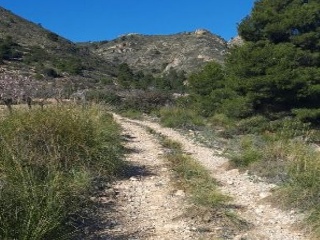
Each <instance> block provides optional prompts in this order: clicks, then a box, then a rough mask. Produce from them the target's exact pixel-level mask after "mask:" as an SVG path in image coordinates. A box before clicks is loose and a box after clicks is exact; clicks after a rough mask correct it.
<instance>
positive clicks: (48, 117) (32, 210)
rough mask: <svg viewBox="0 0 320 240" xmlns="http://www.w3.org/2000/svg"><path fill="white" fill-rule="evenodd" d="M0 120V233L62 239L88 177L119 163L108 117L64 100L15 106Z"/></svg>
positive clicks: (115, 135) (81, 200) (99, 175)
mask: <svg viewBox="0 0 320 240" xmlns="http://www.w3.org/2000/svg"><path fill="white" fill-rule="evenodd" d="M0 125H1V128H0V136H1V138H0V238H1V239H35V240H36V239H57V238H59V239H65V238H68V237H69V236H70V233H71V232H74V231H76V229H75V228H74V227H73V224H72V223H73V221H72V220H71V219H73V220H74V219H76V218H77V216H78V215H77V214H78V213H79V212H81V207H82V206H85V204H86V199H87V198H86V196H87V193H88V192H89V191H90V189H91V187H92V184H93V181H94V180H95V179H97V178H109V177H112V176H113V174H115V173H116V172H117V170H119V168H121V166H122V165H123V162H122V160H121V149H122V148H121V143H120V140H119V139H120V137H119V128H118V126H117V125H116V124H115V123H114V122H113V119H112V116H110V115H108V114H106V113H104V111H103V110H102V109H101V108H99V107H98V106H91V107H87V108H84V107H80V106H72V105H68V106H60V107H50V108H46V109H43V110H41V109H34V110H32V111H24V110H20V111H18V110H17V111H14V112H13V113H12V114H9V115H7V116H5V117H3V118H1V119H0Z"/></svg>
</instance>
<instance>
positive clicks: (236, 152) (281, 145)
mask: <svg viewBox="0 0 320 240" xmlns="http://www.w3.org/2000/svg"><path fill="white" fill-rule="evenodd" d="M258 122H259V123H258ZM254 123H257V124H254ZM260 123H263V124H260ZM238 126H239V127H237V125H233V126H232V132H234V133H238V134H235V135H233V138H232V140H231V141H230V142H231V145H230V146H231V148H230V149H231V150H230V149H229V151H228V154H227V156H228V157H229V158H230V160H231V162H232V163H233V166H234V167H237V168H240V169H243V170H249V171H250V172H251V173H253V174H256V175H259V176H261V177H264V178H265V179H266V180H267V181H270V182H273V183H277V184H278V185H279V186H280V188H279V190H277V191H276V192H275V193H274V194H273V197H272V198H271V199H270V200H271V201H273V202H275V203H276V204H277V205H278V206H281V207H283V208H287V209H291V208H295V209H299V210H301V211H303V212H305V213H306V215H307V218H306V221H305V223H306V226H307V227H308V228H309V229H310V228H311V231H312V232H313V233H314V235H315V236H316V238H319V236H320V201H319V192H320V153H319V151H318V150H317V148H316V147H315V145H314V144H312V141H313V139H317V138H318V137H317V134H318V133H317V132H318V131H317V130H314V129H311V128H310V126H309V125H308V124H305V123H301V122H300V121H298V120H296V119H282V120H277V121H274V122H270V123H268V124H266V122H265V121H263V119H262V118H261V117H255V118H252V119H246V120H242V121H240V122H239V123H238ZM252 127H254V128H255V131H252ZM226 131H230V129H227V130H226ZM239 133H240V135H239ZM227 135H229V134H227Z"/></svg>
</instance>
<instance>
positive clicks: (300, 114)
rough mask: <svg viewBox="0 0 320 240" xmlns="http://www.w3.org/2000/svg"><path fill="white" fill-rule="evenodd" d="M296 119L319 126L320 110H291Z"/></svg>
mask: <svg viewBox="0 0 320 240" xmlns="http://www.w3.org/2000/svg"><path fill="white" fill-rule="evenodd" d="M291 112H292V113H293V114H294V115H295V116H296V118H297V119H299V120H300V121H302V122H311V123H313V124H317V125H318V124H319V123H320V109H318V108H317V109H307V108H301V109H293V110H292V111H291Z"/></svg>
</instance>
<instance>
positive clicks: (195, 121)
mask: <svg viewBox="0 0 320 240" xmlns="http://www.w3.org/2000/svg"><path fill="white" fill-rule="evenodd" d="M160 121H161V123H162V124H163V125H164V126H165V127H171V128H194V127H197V126H203V125H204V119H203V118H202V117H201V116H199V115H198V114H197V113H196V112H195V111H192V110H187V109H182V108H176V107H164V108H162V109H160Z"/></svg>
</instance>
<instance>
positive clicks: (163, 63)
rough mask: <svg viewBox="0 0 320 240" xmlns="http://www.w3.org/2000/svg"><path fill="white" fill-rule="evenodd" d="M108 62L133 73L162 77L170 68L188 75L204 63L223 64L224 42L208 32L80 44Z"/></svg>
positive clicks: (138, 36) (137, 35)
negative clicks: (127, 68)
mask: <svg viewBox="0 0 320 240" xmlns="http://www.w3.org/2000/svg"><path fill="white" fill-rule="evenodd" d="M81 45H82V46H88V47H89V48H90V50H91V51H92V52H94V53H96V54H98V55H99V56H101V57H103V58H104V59H105V60H107V61H112V62H115V63H124V62H125V63H127V64H129V66H130V67H131V68H132V69H133V70H144V71H145V72H146V71H147V72H148V71H149V72H151V73H164V72H166V71H168V70H169V69H170V68H174V69H175V70H184V71H186V72H191V71H194V70H197V69H198V68H200V67H201V66H203V65H204V64H205V63H206V62H208V61H211V60H215V61H217V62H223V60H224V57H225V54H226V51H227V42H226V41H225V40H224V39H222V38H221V37H219V36H217V35H214V34H212V33H210V32H209V31H207V30H203V29H200V30H196V31H195V32H183V33H178V34H173V35H141V34H127V35H123V36H121V37H119V38H117V39H114V40H112V41H102V42H92V43H86V44H84V43H82V44H81Z"/></svg>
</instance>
